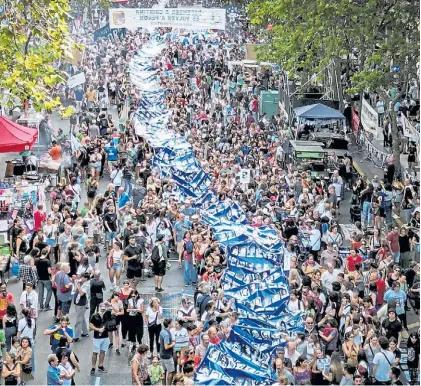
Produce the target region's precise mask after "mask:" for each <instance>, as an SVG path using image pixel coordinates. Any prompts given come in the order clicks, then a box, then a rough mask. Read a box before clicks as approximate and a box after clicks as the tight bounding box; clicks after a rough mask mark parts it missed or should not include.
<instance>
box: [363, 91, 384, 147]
mask: <svg viewBox="0 0 421 386" xmlns="http://www.w3.org/2000/svg"><path fill="white" fill-rule="evenodd" d="M361 124H362V125H363V127H364V130H366V131H368V132H370V133H372V134H373V135H374V138H376V139H380V134H381V128H380V127H379V116H378V114H377V111H376V110H374V109H373V108H372V107H371V106H370V104H369V103H368V102H367V101H366V100H365V99H363V103H362V107H361Z"/></svg>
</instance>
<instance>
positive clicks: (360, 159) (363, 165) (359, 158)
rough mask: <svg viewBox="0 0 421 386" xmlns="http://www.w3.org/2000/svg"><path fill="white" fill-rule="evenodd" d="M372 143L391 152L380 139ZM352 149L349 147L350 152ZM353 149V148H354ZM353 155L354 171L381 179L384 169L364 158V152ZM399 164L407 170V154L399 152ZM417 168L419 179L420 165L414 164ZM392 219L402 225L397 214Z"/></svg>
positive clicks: (381, 149)
mask: <svg viewBox="0 0 421 386" xmlns="http://www.w3.org/2000/svg"><path fill="white" fill-rule="evenodd" d="M373 145H374V146H375V147H376V148H377V149H378V150H380V151H382V152H385V153H389V154H391V152H390V151H389V150H388V149H385V148H384V147H383V142H382V141H380V140H374V141H373ZM353 150H354V149H351V152H352V151H353ZM354 151H355V150H354ZM352 157H353V166H354V169H355V170H356V172H357V173H358V174H359V175H361V176H362V177H363V178H366V179H367V180H372V179H373V177H374V176H378V177H379V179H381V180H382V179H383V177H384V174H385V171H384V170H383V169H381V168H379V167H376V166H375V165H374V164H373V163H372V162H371V161H370V160H368V159H366V155H365V153H364V152H361V153H354V154H352ZM401 166H402V169H403V170H404V171H405V172H406V171H407V170H408V155H407V154H401ZM416 169H417V178H418V179H419V176H420V165H417V166H416ZM393 219H394V221H395V223H396V224H397V225H398V226H402V225H403V222H402V219H401V218H400V217H399V215H398V214H396V213H394V214H393Z"/></svg>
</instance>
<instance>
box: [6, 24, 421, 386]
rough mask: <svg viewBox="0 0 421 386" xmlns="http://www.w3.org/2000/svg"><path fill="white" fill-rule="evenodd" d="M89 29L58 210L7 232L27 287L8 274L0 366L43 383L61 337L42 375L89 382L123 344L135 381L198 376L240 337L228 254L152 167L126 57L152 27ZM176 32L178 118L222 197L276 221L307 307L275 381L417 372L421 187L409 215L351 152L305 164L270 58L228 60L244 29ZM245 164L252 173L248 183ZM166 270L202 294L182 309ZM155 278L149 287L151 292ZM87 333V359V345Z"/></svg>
mask: <svg viewBox="0 0 421 386" xmlns="http://www.w3.org/2000/svg"><path fill="white" fill-rule="evenodd" d="M90 30H91V28H90V27H89V26H86V31H87V32H86V33H85V34H82V36H79V37H78V39H80V40H82V41H84V42H85V44H86V45H87V48H86V52H85V56H84V60H83V62H82V63H81V64H80V66H72V67H68V68H67V70H68V71H69V72H70V73H73V74H74V73H77V72H79V71H84V72H85V75H86V83H85V84H84V85H81V86H78V87H77V88H76V89H74V90H73V89H67V88H65V87H63V89H62V90H59V91H58V93H59V95H60V96H61V98H62V100H63V102H64V103H66V104H73V105H74V106H75V113H74V115H73V116H72V117H71V118H70V129H71V135H73V136H74V137H75V139H76V141H73V142H77V146H76V147H75V152H74V155H73V158H72V162H71V163H70V164H68V165H66V170H65V173H64V177H63V179H62V180H61V181H60V182H59V184H58V185H57V187H55V188H54V189H53V192H52V193H51V195H50V203H49V207H48V208H45V207H43V206H42V205H40V206H39V207H38V208H37V210H36V211H35V212H34V225H35V226H34V233H33V235H31V236H30V237H27V236H26V235H25V231H24V227H23V224H22V222H21V220H20V219H19V218H18V219H16V220H15V221H14V225H13V227H12V228H11V229H10V231H9V242H10V248H11V251H12V254H13V255H14V256H15V257H16V258H18V259H19V260H20V261H21V264H20V267H19V274H18V278H19V279H20V280H21V282H22V286H23V291H22V295H21V296H20V298H19V301H17V300H16V299H14V297H13V295H12V294H11V293H10V292H8V289H7V284H6V283H1V285H0V300H1V301H0V316H1V318H2V329H1V330H0V344H1V345H2V346H3V347H4V351H5V353H4V354H3V355H4V359H3V361H2V372H1V375H2V379H3V380H4V383H5V384H6V385H13V384H18V383H19V384H22V385H24V384H26V383H27V382H28V383H30V382H31V380H33V373H34V370H35V367H34V364H35V361H34V355H35V354H34V352H35V351H34V350H35V349H36V347H35V346H36V345H39V344H46V343H47V342H49V344H50V345H51V354H50V355H49V356H48V358H47V366H46V367H47V370H46V374H47V375H46V376H47V378H46V382H47V383H46V384H47V385H67V384H68V385H70V384H77V382H78V374H79V373H80V372H87V373H90V375H92V376H93V375H100V374H103V375H104V374H106V373H107V368H106V367H105V363H106V362H104V360H105V358H106V356H108V355H110V352H112V351H113V352H114V353H115V354H116V355H113V359H112V360H113V361H115V362H116V363H117V364H120V363H121V364H122V365H123V366H125V365H126V364H127V357H126V355H121V354H123V351H124V353H126V351H127V350H128V352H130V353H131V355H130V356H129V363H128V364H129V366H130V367H131V370H130V371H131V381H132V383H133V384H134V385H146V384H152V385H161V384H166V385H170V384H174V385H193V384H194V379H195V378H194V377H195V371H196V369H197V368H198V366H199V365H200V363H201V361H202V359H203V358H204V357H205V355H206V353H207V351H208V347H209V346H211V345H216V344H218V343H219V342H220V341H224V340H229V339H230V333H231V330H232V327H233V325H235V324H236V323H238V320H239V318H240V317H241V311H240V310H238V309H236V307H235V302H234V301H233V299H232V298H230V299H227V298H226V297H225V295H224V291H223V289H222V287H221V278H222V275H223V274H224V272H225V271H226V270H227V256H226V251H225V250H224V248H223V247H222V245H221V244H220V242H219V241H218V240H217V239H216V238H215V237H214V235H213V233H212V231H211V229H210V228H209V226H206V225H205V224H204V223H203V222H202V221H201V218H200V211H199V210H198V209H197V208H195V206H194V205H193V203H192V202H190V201H188V200H185V201H180V200H178V199H177V197H178V196H177V192H175V184H174V182H173V181H171V180H169V179H168V178H165V177H163V176H162V175H161V174H160V171H159V170H158V169H157V168H156V167H154V164H153V162H152V161H153V156H154V149H153V148H152V147H151V146H150V144H149V143H148V141H147V140H146V138H143V137H142V136H139V135H137V134H136V131H135V128H134V117H135V115H136V111H137V106H138V105H139V103H141V101H142V91H140V90H139V89H138V88H137V87H136V86H135V85H134V84H133V83H132V82H131V81H130V72H129V63H130V62H131V60H132V59H133V58H134V56H135V54H136V52H137V51H138V50H140V49H141V48H142V47H143V46H144V45H146V44H147V42H148V41H149V39H150V32H148V31H146V30H142V29H141V30H138V31H127V33H126V34H125V36H121V37H115V36H114V37H113V38H109V39H105V38H103V39H98V40H96V41H95V42H94V41H93V38H92V34H91V33H89V31H90ZM169 32H170V31H168V30H166V29H161V30H158V33H159V34H161V37H162V39H163V41H165V43H166V49H165V50H164V51H163V52H162V53H160V54H159V55H158V56H157V57H156V58H154V59H153V61H152V66H153V67H154V68H156V69H157V70H158V77H159V82H160V85H161V87H162V88H164V89H166V90H167V94H166V98H165V101H164V104H165V106H166V107H167V108H168V109H169V110H170V111H171V112H172V115H171V117H170V119H169V124H168V126H169V127H170V128H171V129H172V130H173V131H174V132H176V133H177V134H178V135H180V136H182V137H184V138H186V139H187V140H188V142H189V143H190V144H191V146H192V147H193V149H194V152H195V156H196V158H197V159H198V160H199V161H200V165H201V167H202V168H203V169H204V170H205V171H206V172H207V173H208V174H209V176H210V177H211V183H210V186H209V188H210V190H211V191H212V192H213V193H214V194H215V195H216V196H217V197H218V199H219V200H224V199H232V200H234V201H236V202H238V204H239V206H240V207H241V208H242V210H243V211H244V212H245V213H246V217H247V221H248V223H249V224H251V225H252V226H254V227H263V226H270V227H272V228H275V229H277V231H278V234H279V240H280V241H281V242H282V243H283V245H284V247H283V248H284V259H288V261H289V273H288V277H287V279H288V284H289V291H290V295H289V296H290V299H289V301H288V303H287V310H288V311H289V312H291V313H300V314H302V324H303V329H302V332H299V333H296V334H294V335H291V336H286V337H285V339H286V342H285V344H284V345H283V346H282V347H279V348H278V349H277V350H276V352H274V353H273V354H274V355H273V357H272V358H271V361H272V362H271V365H272V366H273V369H274V372H275V373H276V377H277V378H276V380H274V382H277V384H279V385H307V384H318V385H323V384H326V385H327V384H340V385H362V384H366V385H368V384H378V385H387V384H397V385H398V384H403V382H407V383H410V384H418V383H419V354H420V336H419V333H414V332H411V333H409V332H408V323H407V316H406V315H407V313H408V311H409V310H411V308H412V309H413V312H418V310H419V227H420V211H419V198H418V197H419V193H418V192H417V188H416V187H415V186H413V185H412V183H411V181H410V180H409V179H407V180H406V181H405V187H404V191H403V195H402V212H403V218H404V223H403V225H401V226H399V225H398V224H396V223H395V221H394V220H393V217H392V213H393V210H394V207H395V203H394V200H393V198H394V195H393V192H392V187H391V185H390V184H388V183H385V184H383V183H382V182H383V181H381V179H379V178H375V179H374V180H373V181H365V180H364V179H363V178H360V177H358V176H356V175H355V173H354V171H353V169H352V164H351V162H350V161H351V160H350V159H349V158H344V159H343V160H341V161H338V160H337V159H336V158H335V159H334V161H335V162H334V163H333V166H334V168H333V169H332V173H331V175H330V176H329V177H328V178H327V179H316V178H313V177H312V176H311V175H309V174H308V173H306V171H304V170H302V169H300V168H299V167H298V168H292V165H291V147H290V140H291V139H292V137H291V133H290V132H289V130H288V129H287V125H286V122H285V121H284V119H283V118H282V117H281V115H275V116H272V117H267V116H265V115H264V114H262V113H261V111H259V101H258V97H259V94H260V92H261V91H262V90H267V89H269V88H271V87H276V84H277V82H276V77H275V76H274V74H273V73H272V70H271V69H268V68H267V67H266V68H265V67H262V68H259V69H258V70H257V71H256V72H253V71H249V70H248V69H247V68H245V67H241V66H239V67H238V66H237V67H235V68H232V67H230V66H229V65H228V62H229V61H230V60H231V61H232V60H235V59H237V58H241V54H242V49H241V47H242V44H243V43H244V42H246V41H248V39H249V37H248V32H247V31H246V30H242V31H241V33H240V34H239V35H238V36H236V37H235V38H233V37H230V36H228V35H227V34H224V33H209V34H208V35H204V36H198V37H196V38H194V39H191V40H190V41H189V42H187V43H186V42H185V41H184V40H183V42H181V41H180V40H174V39H173V38H171V37H168V38H166V37H167V36H168V34H169ZM250 39H251V38H250ZM168 72H170V73H171V74H172V75H171V76H169V75H168ZM115 106H116V107H117V111H118V118H117V117H116V116H115V114H113V111H114V109H115ZM63 141H64V140H63ZM62 145H63V142H62V141H57V142H53V146H52V149H51V151H50V152H51V153H52V154H54V155H55V157H60V154H61V152H62V148H61V146H62ZM331 165H332V163H331ZM63 166H64V165H63ZM242 169H249V170H250V173H251V175H250V182H248V183H242V182H241V179H240V175H239V173H240V171H241V170H242ZM104 182H105V189H104V188H103V187H104ZM348 200H350V202H351V214H352V215H353V216H356V217H355V218H353V219H354V221H353V223H354V226H353V227H354V229H353V231H352V232H351V233H350V235H349V239H346V238H345V235H344V233H343V231H342V230H341V227H340V224H339V216H344V214H343V213H342V214H340V210H341V209H340V208H341V207H342V206H343V205H344V206H345V205H346V202H347V201H348ZM355 207H356V208H357V210H356V211H355ZM348 222H349V221H348ZM169 260H173V261H171V262H170V261H169ZM104 263H105V265H104ZM104 266H106V271H105V270H104ZM168 269H171V270H177V269H179V280H180V282H182V285H184V286H185V288H186V289H188V290H191V291H192V293H193V292H194V294H195V295H194V296H187V295H186V296H183V297H180V304H179V307H178V308H177V309H176V310H173V311H174V312H173V313H172V315H168V312H167V313H166V312H165V310H163V308H162V306H161V305H160V299H161V298H162V296H163V295H165V294H167V293H169V291H168V289H167V288H166V285H167V284H168V283H166V274H168ZM151 276H153V280H154V290H153V292H154V294H153V295H154V296H153V297H148V298H147V299H146V298H144V295H145V291H144V289H143V286H144V284H145V282H146V281H147V280H150V279H149V277H151ZM73 310H74V311H73ZM40 312H44V313H47V312H48V313H51V315H52V316H53V318H54V321H53V324H51V325H50V326H38V322H37V318H38V316H39V313H40ZM45 327H46V328H45ZM35 337H36V339H35ZM88 337H90V338H91V339H92V343H86V344H85V345H84V346H83V349H85V348H86V347H91V350H92V363H91V365H90V366H88V365H86V364H84V363H81V362H80V361H79V359H78V356H77V354H76V352H77V351H79V352H80V351H81V350H82V346H78V342H86V341H87V338H88ZM402 348H405V349H406V365H407V368H408V371H407V372H406V374H409V377H408V376H405V374H404V371H403V369H404V367H403V366H402V364H403V362H402V361H401V358H402V354H401V349H402ZM114 353H113V354H114ZM405 370H406V367H405ZM37 371H45V367H44V368H42V369H37ZM120 371H121V373H123V372H124V370H120ZM127 371H128V370H127ZM407 378H408V379H407ZM402 381H403V382H402ZM103 383H104V384H106V381H104V382H103Z"/></svg>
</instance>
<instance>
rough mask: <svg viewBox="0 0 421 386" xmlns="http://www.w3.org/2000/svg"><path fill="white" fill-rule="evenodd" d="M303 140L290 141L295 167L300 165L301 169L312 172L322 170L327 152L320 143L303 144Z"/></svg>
mask: <svg viewBox="0 0 421 386" xmlns="http://www.w3.org/2000/svg"><path fill="white" fill-rule="evenodd" d="M302 142H305V141H291V142H290V143H291V147H292V161H293V164H294V166H295V167H296V168H297V167H298V166H300V167H301V168H302V169H303V170H309V171H313V172H322V171H324V170H325V159H326V155H327V152H326V150H325V149H323V148H322V147H321V146H320V145H316V144H314V145H310V146H309V145H308V144H307V142H305V143H306V145H303V144H302Z"/></svg>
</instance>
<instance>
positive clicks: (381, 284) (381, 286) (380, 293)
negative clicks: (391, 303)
mask: <svg viewBox="0 0 421 386" xmlns="http://www.w3.org/2000/svg"><path fill="white" fill-rule="evenodd" d="M376 284H377V299H376V301H377V304H378V305H379V306H381V305H382V304H383V302H384V299H383V297H384V293H385V292H386V283H385V281H384V280H381V279H379V280H377V282H376Z"/></svg>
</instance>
